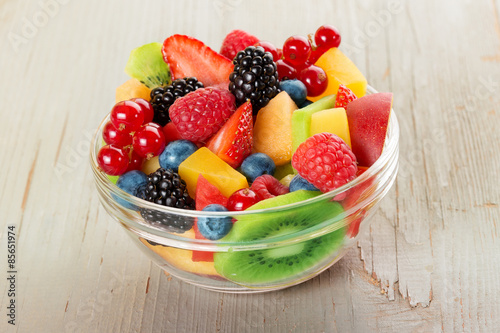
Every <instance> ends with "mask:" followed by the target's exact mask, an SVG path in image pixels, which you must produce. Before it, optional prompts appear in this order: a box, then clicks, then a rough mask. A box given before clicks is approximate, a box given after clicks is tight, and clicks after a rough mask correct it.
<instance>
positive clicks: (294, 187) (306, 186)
mask: <svg viewBox="0 0 500 333" xmlns="http://www.w3.org/2000/svg"><path fill="white" fill-rule="evenodd" d="M298 190H307V191H319V190H318V188H317V187H316V186H314V185H313V184H311V183H309V182H308V181H307V180H305V179H304V178H303V177H302V176H301V175H296V176H295V177H293V179H292V181H291V182H290V192H294V191H298Z"/></svg>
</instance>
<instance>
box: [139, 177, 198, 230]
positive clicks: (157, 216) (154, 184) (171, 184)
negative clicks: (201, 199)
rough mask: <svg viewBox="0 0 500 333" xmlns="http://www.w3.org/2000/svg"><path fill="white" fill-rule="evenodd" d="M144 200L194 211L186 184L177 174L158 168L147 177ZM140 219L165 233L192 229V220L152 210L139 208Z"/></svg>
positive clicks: (192, 201)
mask: <svg viewBox="0 0 500 333" xmlns="http://www.w3.org/2000/svg"><path fill="white" fill-rule="evenodd" d="M144 194H145V195H144V199H145V200H147V201H149V202H153V203H155V204H158V205H163V206H168V207H175V208H181V209H189V210H193V209H195V202H194V200H193V199H192V198H191V197H190V196H189V193H188V190H187V188H186V182H185V181H184V180H183V179H181V177H180V176H179V174H178V173H176V172H173V171H172V170H170V169H163V168H160V169H158V170H156V171H155V172H153V173H151V174H150V175H149V176H148V184H147V185H146V190H145V193H144ZM140 213H141V215H142V217H143V218H144V219H145V220H146V221H147V222H149V223H150V224H152V225H154V226H157V227H159V228H162V229H166V230H167V231H173V232H178V233H183V232H185V231H187V230H190V229H191V228H192V227H193V224H194V219H193V218H192V217H189V216H181V215H176V214H173V213H165V212H161V211H158V210H154V209H147V208H141V209H140Z"/></svg>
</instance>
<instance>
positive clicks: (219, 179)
mask: <svg viewBox="0 0 500 333" xmlns="http://www.w3.org/2000/svg"><path fill="white" fill-rule="evenodd" d="M200 174H201V175H203V177H204V178H205V179H206V180H208V181H209V182H210V183H211V184H213V185H215V186H216V187H217V188H218V189H219V191H220V192H221V193H222V194H223V195H224V196H226V197H229V196H231V194H233V193H234V192H236V191H237V190H240V189H242V188H247V187H248V182H247V179H246V177H245V176H243V175H242V174H241V173H239V172H238V171H236V170H235V169H233V168H232V167H231V166H230V165H229V164H227V163H226V162H224V161H223V160H221V159H220V157H218V156H217V155H215V154H214V153H212V152H211V151H210V150H209V149H208V148H206V147H202V148H200V149H198V150H197V151H196V152H194V153H193V154H191V156H189V157H188V158H187V159H185V160H184V162H182V163H181V164H180V165H179V175H180V176H181V178H182V179H184V181H185V182H186V185H187V188H188V192H189V195H190V196H191V197H194V195H195V193H196V185H197V183H198V177H199V175H200Z"/></svg>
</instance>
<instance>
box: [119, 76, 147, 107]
mask: <svg viewBox="0 0 500 333" xmlns="http://www.w3.org/2000/svg"><path fill="white" fill-rule="evenodd" d="M150 93H151V89H149V88H148V87H146V86H145V85H143V84H142V83H141V82H140V81H139V80H136V79H130V80H128V81H126V82H125V83H124V84H122V85H121V86H119V87H118V88H116V96H115V100H116V102H117V103H118V102H121V101H127V100H129V99H132V98H143V99H145V100H147V101H149V99H150V96H149V95H150Z"/></svg>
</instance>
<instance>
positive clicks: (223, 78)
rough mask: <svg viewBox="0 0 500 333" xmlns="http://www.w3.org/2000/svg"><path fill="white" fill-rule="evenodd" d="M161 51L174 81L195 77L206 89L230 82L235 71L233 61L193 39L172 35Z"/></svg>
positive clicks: (166, 40)
mask: <svg viewBox="0 0 500 333" xmlns="http://www.w3.org/2000/svg"><path fill="white" fill-rule="evenodd" d="M161 51H162V54H163V60H165V62H167V63H168V65H169V66H170V71H171V73H172V76H173V79H180V78H184V77H188V76H194V77H196V78H197V79H198V81H200V82H202V83H203V84H204V85H205V87H208V86H212V85H214V84H219V83H223V82H229V74H231V72H232V71H233V64H232V62H231V60H229V59H228V58H226V57H224V56H223V55H220V54H219V53H217V52H215V51H214V50H212V49H211V48H209V47H208V46H206V45H205V44H203V42H201V41H199V40H197V39H195V38H193V37H189V36H185V35H172V36H170V37H168V38H167V39H165V41H164V42H163V48H162V50H161Z"/></svg>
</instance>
